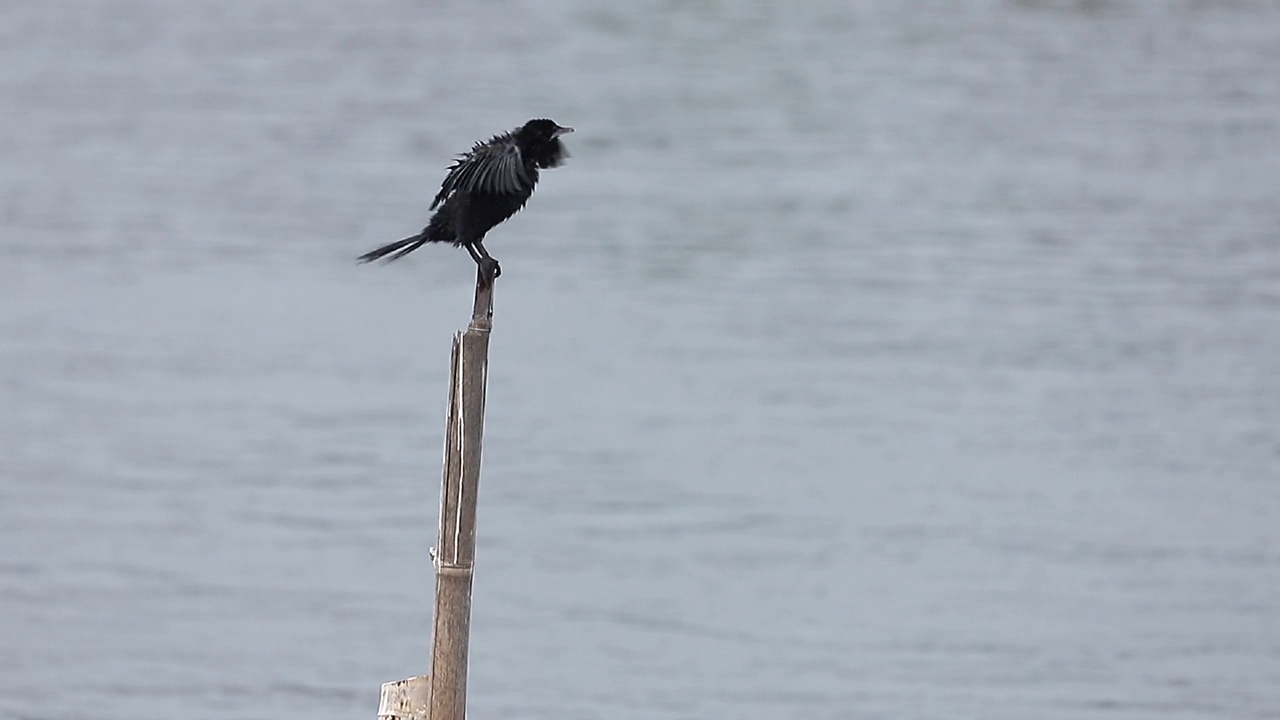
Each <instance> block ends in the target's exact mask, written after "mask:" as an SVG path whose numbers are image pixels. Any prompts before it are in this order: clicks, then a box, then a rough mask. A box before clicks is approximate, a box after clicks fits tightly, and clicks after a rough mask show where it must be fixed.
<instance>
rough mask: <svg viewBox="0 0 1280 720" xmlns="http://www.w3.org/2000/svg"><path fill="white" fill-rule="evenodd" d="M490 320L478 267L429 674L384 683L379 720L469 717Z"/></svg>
mask: <svg viewBox="0 0 1280 720" xmlns="http://www.w3.org/2000/svg"><path fill="white" fill-rule="evenodd" d="M492 320H493V280H492V279H491V278H489V279H486V278H485V276H484V274H483V272H478V273H477V276H476V294H475V303H474V305H473V307H472V310H471V324H470V325H468V326H467V330H466V332H460V333H457V334H455V335H454V336H453V352H452V357H451V361H450V363H449V411H448V415H447V418H446V421H445V436H444V477H443V481H442V487H441V492H440V534H439V536H438V537H437V539H436V546H435V547H434V548H433V549H432V553H431V555H432V560H433V561H434V564H435V569H436V600H435V614H434V618H435V620H434V622H435V624H434V627H433V629H432V636H431V675H430V676H429V678H428V677H427V676H421V677H417V678H409V679H408V680H401V681H399V682H394V683H385V684H384V685H383V686H382V698H381V702H380V703H379V709H378V717H379V718H380V719H386V720H392V719H394V720H464V718H465V717H466V709H467V707H466V706H467V655H468V650H469V646H470V640H471V578H472V572H473V568H474V565H475V552H476V499H477V497H478V494H479V489H480V454H481V446H482V441H483V436H484V399H485V384H486V380H487V377H488V364H489V332H490V330H491V329H492V327H493V325H492ZM424 691H425V692H424ZM424 700H425V702H424Z"/></svg>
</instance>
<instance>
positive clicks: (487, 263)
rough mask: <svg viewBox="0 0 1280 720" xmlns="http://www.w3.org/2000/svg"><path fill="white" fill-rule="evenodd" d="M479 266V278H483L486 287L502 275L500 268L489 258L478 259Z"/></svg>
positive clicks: (496, 262) (495, 261)
mask: <svg viewBox="0 0 1280 720" xmlns="http://www.w3.org/2000/svg"><path fill="white" fill-rule="evenodd" d="M479 265H480V276H481V277H482V278H484V282H485V284H486V285H488V284H491V283H493V281H494V280H495V279H497V278H498V277H499V276H501V275H502V266H501V265H499V264H498V261H497V260H494V259H493V258H491V257H483V258H480V260H479Z"/></svg>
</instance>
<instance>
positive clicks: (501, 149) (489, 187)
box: [431, 137, 529, 210]
mask: <svg viewBox="0 0 1280 720" xmlns="http://www.w3.org/2000/svg"><path fill="white" fill-rule="evenodd" d="M528 185H529V175H528V173H527V172H526V171H525V168H524V158H523V157H521V154H520V147H519V146H518V145H517V144H516V142H515V139H514V138H502V137H498V138H494V139H493V140H490V141H489V142H487V143H476V145H475V147H473V148H471V152H469V153H467V154H466V155H462V156H460V157H459V158H458V159H457V160H455V161H454V163H453V165H450V166H449V174H448V175H446V176H445V178H444V182H443V183H441V184H440V192H439V193H437V194H436V198H435V200H434V201H433V202H432V203H431V209H433V210H434V209H435V207H436V206H437V205H439V204H440V203H442V202H444V201H445V199H446V198H448V197H449V195H450V194H451V193H453V192H455V191H457V192H464V193H473V192H479V193H487V194H491V195H505V194H514V193H518V192H520V191H521V190H523V189H524V188H526V187H527V186H528Z"/></svg>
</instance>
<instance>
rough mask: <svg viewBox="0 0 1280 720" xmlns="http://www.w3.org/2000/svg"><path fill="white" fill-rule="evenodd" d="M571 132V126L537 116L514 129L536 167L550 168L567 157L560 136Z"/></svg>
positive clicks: (567, 153)
mask: <svg viewBox="0 0 1280 720" xmlns="http://www.w3.org/2000/svg"><path fill="white" fill-rule="evenodd" d="M571 132H573V128H571V127H563V126H561V125H557V124H556V123H555V121H554V120H548V119H546V118H538V119H536V120H530V121H529V122H527V123H525V124H524V126H523V127H521V128H520V129H519V130H518V131H516V138H517V140H518V141H519V142H520V145H521V146H522V149H523V150H525V151H526V152H527V153H528V157H531V158H533V161H534V163H535V164H537V166H538V167H540V168H552V167H556V166H557V165H559V164H560V163H562V162H564V159H565V158H567V157H569V151H568V150H566V149H565V147H564V144H563V143H561V142H560V136H561V135H568V134H569V133H571Z"/></svg>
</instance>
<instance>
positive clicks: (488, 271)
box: [471, 240, 502, 280]
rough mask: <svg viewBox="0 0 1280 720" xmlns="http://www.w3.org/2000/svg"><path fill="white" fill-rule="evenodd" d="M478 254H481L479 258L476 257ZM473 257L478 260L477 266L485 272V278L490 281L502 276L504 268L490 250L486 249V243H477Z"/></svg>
mask: <svg viewBox="0 0 1280 720" xmlns="http://www.w3.org/2000/svg"><path fill="white" fill-rule="evenodd" d="M476 252H478V253H479V257H476ZM471 257H473V258H475V259H476V264H477V265H479V266H480V269H481V270H483V271H484V274H485V277H487V278H489V279H490V280H492V279H493V278H496V277H499V276H501V275H502V266H501V265H499V264H498V261H497V260H494V259H493V256H492V255H490V254H489V251H488V250H485V249H484V243H482V242H480V241H479V240H477V241H475V247H474V248H473V252H472V254H471Z"/></svg>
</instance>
